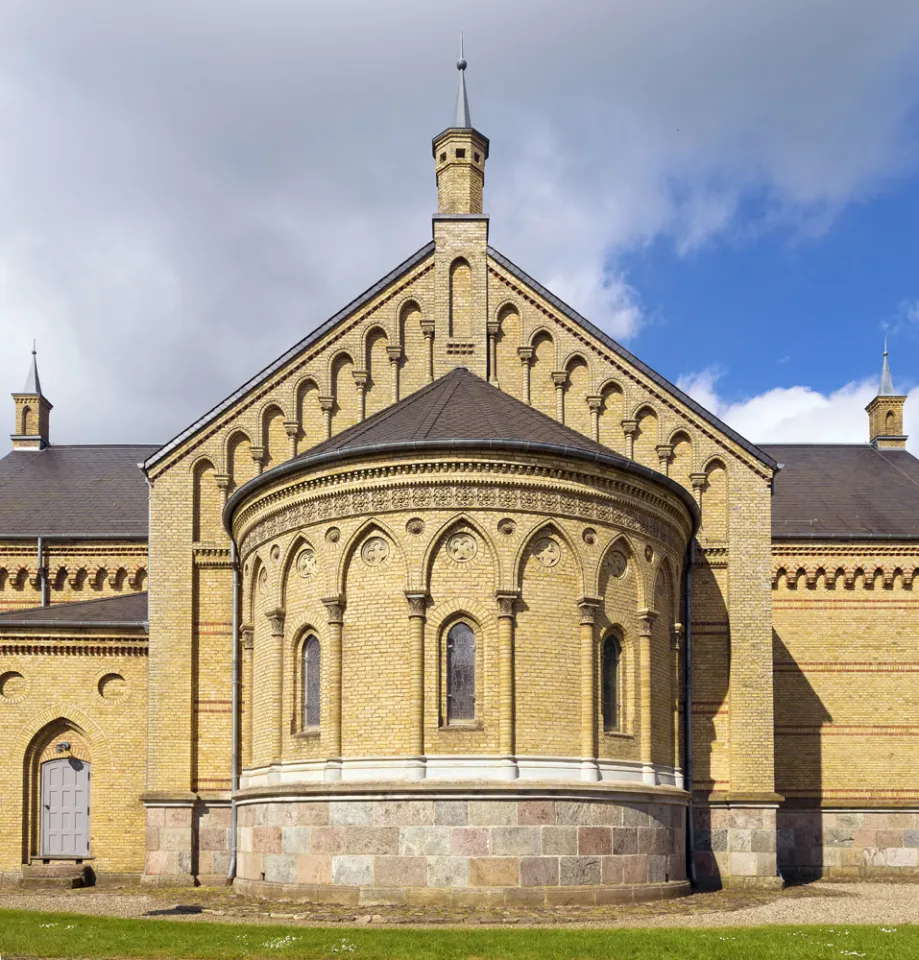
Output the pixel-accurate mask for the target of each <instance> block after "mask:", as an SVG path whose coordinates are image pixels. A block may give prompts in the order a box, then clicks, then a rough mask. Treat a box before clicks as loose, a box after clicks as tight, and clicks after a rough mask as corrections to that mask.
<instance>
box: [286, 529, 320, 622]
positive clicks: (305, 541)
mask: <svg viewBox="0 0 919 960" xmlns="http://www.w3.org/2000/svg"><path fill="white" fill-rule="evenodd" d="M304 547H309V548H310V549H311V550H312V551H313V553H315V554H316V557H317V559H318V558H319V557H320V551H319V550H318V549H317V548H316V545H315V544H314V543H313V541H312V540H311V539H310V538H309V537H308V536H307V535H306V534H305V533H302V532H301V533H297V534H296V535H295V536H294V538H293V539H292V540H291V542H290V544H289V546H288V547H287V550H286V551H285V553H284V557H283V559H282V560H281V607H282V608H284V609H286V608H287V587H288V580H289V578H290V571H291V569H292V568H293V565H294V561H295V560H296V557H297V554H298V553H299V552H300V551H301V550H302V549H303V548H304ZM317 579H320V578H318V577H317Z"/></svg>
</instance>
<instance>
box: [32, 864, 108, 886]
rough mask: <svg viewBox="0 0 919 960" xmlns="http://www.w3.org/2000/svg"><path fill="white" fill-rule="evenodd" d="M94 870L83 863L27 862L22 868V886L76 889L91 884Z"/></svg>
mask: <svg viewBox="0 0 919 960" xmlns="http://www.w3.org/2000/svg"><path fill="white" fill-rule="evenodd" d="M91 877H92V871H91V870H90V868H89V867H87V866H86V865H85V864H82V863H73V862H72V861H57V862H55V861H51V862H49V863H27V864H24V865H23V868H22V882H21V884H20V886H22V887H24V888H25V889H26V890H76V889H78V888H79V887H83V886H89V885H90V883H91V882H92V881H91V879H90V878H91Z"/></svg>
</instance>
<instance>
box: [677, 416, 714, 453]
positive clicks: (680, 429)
mask: <svg viewBox="0 0 919 960" xmlns="http://www.w3.org/2000/svg"><path fill="white" fill-rule="evenodd" d="M666 436H667V443H670V444H674V445H675V444H676V443H678V442H679V438H680V437H686V439H687V440H688V441H689V445H690V447H691V448H692V450H693V453H695V448H696V445H695V443H694V442H693V437H692V434H691V433H690V432H689V430H687V429H686V427H685V426H684V425H683V424H680V425H679V426H676V427H672V428H671V430H670V433H668V434H667V435H666ZM709 459H712V458H709Z"/></svg>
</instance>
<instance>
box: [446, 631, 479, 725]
mask: <svg viewBox="0 0 919 960" xmlns="http://www.w3.org/2000/svg"><path fill="white" fill-rule="evenodd" d="M473 720H475V632H474V631H473V629H472V627H470V626H469V624H468V623H462V622H461V623H455V624H454V625H453V626H452V627H451V628H450V632H449V633H448V634H447V723H448V724H450V723H469V722H471V721H473Z"/></svg>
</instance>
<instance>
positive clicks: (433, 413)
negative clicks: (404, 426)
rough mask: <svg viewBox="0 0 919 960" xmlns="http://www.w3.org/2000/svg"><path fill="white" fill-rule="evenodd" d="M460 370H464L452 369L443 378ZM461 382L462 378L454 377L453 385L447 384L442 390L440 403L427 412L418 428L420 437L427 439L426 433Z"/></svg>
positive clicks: (460, 368) (459, 368) (438, 417)
mask: <svg viewBox="0 0 919 960" xmlns="http://www.w3.org/2000/svg"><path fill="white" fill-rule="evenodd" d="M462 369H464V368H463V367H454V368H453V370H451V371H450V373H448V374H446V375H445V377H449V376H450V375H451V374H453V373H454V371H459V370H462ZM437 382H438V381H436V380H435V381H434V383H437ZM462 382H463V378H462V376H454V377H453V383H450V384H448V387H447V389H446V390H443V394H444V396H443V397H441V398H440V402H439V403H437V404H435V405H434V407H433V408H432V409H431V410H429V411H428V415H427V416H426V417H425V418H424V420H422V421H421V426H420V427H419V431H420V432H421V434H422V436H424V437H427V435H428V433H429V432H430V430H431V427H433V426H434V424H435V423H437V421H438V420H439V419H440V415H441V414H442V413H443V412H444V408H445V407H446V406H447V404H448V403H449V402H450V401H451V400H452V399H453V395H454V394H455V393H456V391H457V390H458V389H459V387H460V384H461V383H462Z"/></svg>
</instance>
